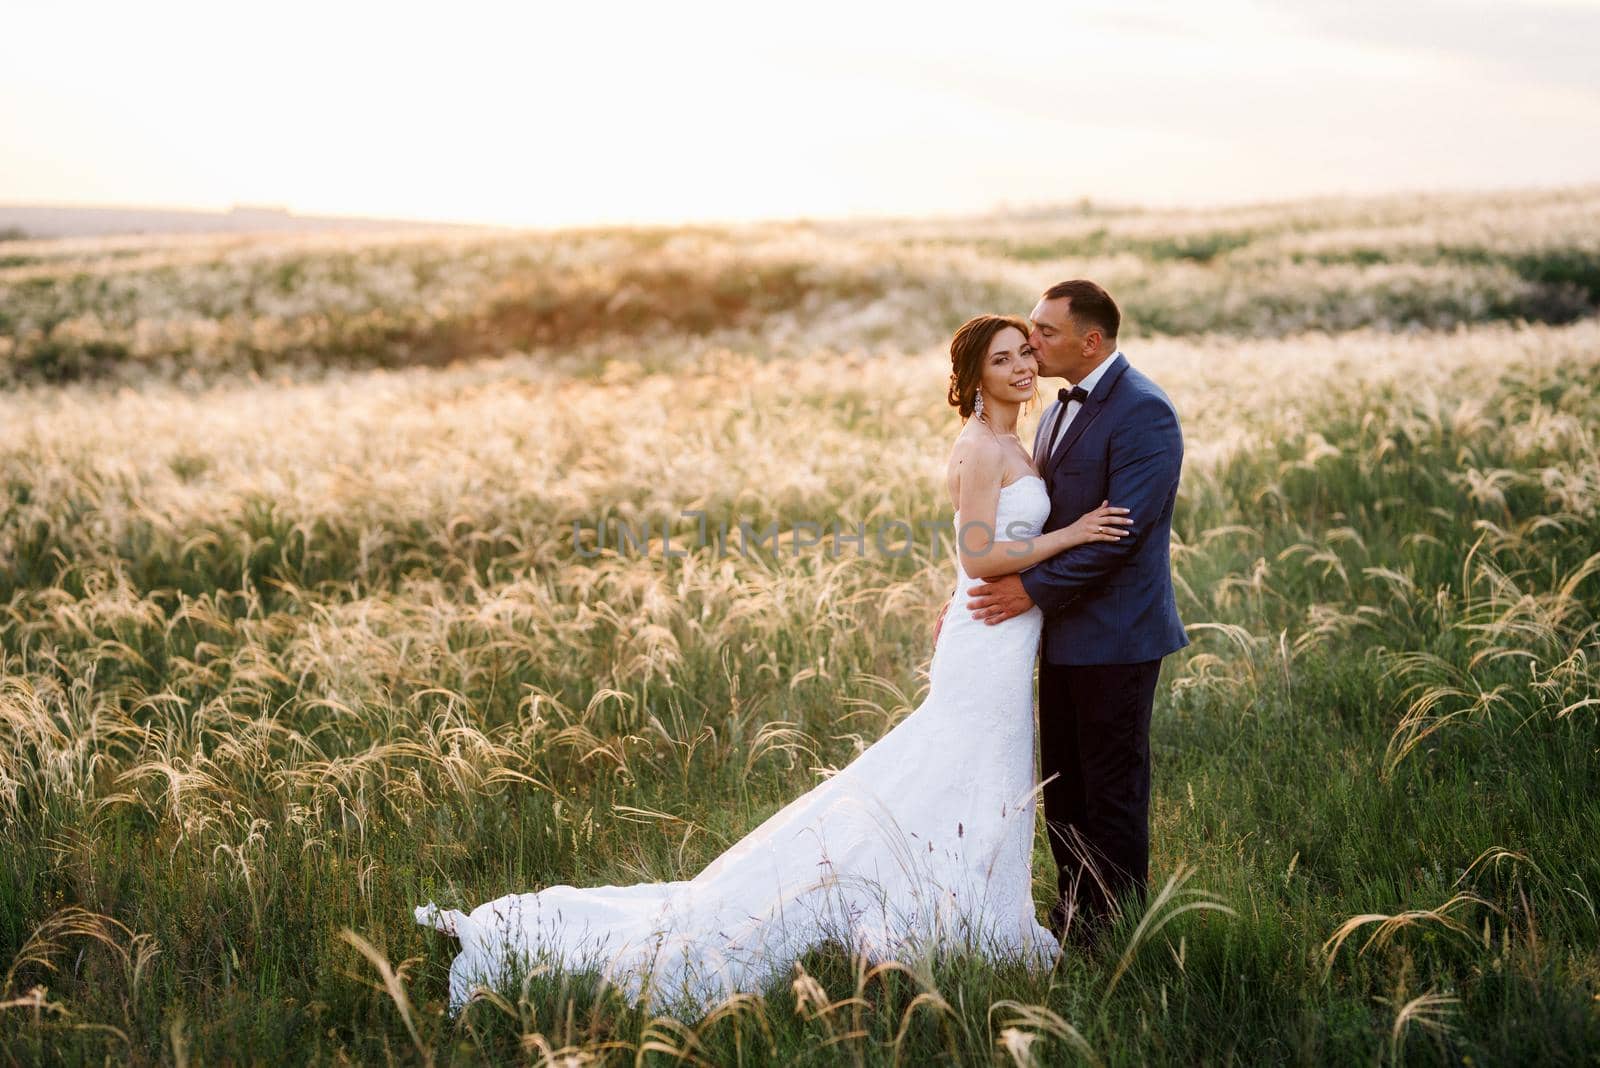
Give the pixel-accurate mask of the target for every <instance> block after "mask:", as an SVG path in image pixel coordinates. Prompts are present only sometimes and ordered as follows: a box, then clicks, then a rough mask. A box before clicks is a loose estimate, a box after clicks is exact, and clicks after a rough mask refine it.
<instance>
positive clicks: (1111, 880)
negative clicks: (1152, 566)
mask: <svg viewBox="0 0 1600 1068" xmlns="http://www.w3.org/2000/svg"><path fill="white" fill-rule="evenodd" d="M1160 673H1161V661H1160V660H1159V659H1158V660H1147V661H1145V662H1143V663H1139V664H1090V665H1066V664H1052V663H1049V662H1048V661H1045V660H1042V659H1041V660H1040V662H1039V765H1040V767H1039V771H1040V778H1041V779H1049V778H1050V777H1051V776H1052V775H1054V776H1056V778H1054V779H1053V780H1051V781H1050V782H1048V783H1046V784H1045V786H1044V790H1043V795H1044V798H1043V799H1044V819H1045V828H1046V831H1047V833H1048V834H1049V836H1050V852H1051V853H1052V854H1053V855H1054V857H1055V862H1056V868H1057V873H1058V874H1057V887H1058V895H1057V900H1056V905H1055V907H1053V908H1052V909H1051V910H1050V926H1051V927H1052V928H1053V929H1054V930H1055V931H1056V932H1057V935H1058V936H1059V935H1060V934H1061V933H1062V932H1063V931H1066V932H1067V933H1069V934H1072V933H1083V931H1085V930H1088V931H1093V930H1096V929H1099V928H1101V927H1102V926H1103V924H1104V922H1105V921H1107V920H1109V919H1110V917H1111V914H1112V911H1113V909H1114V908H1115V906H1116V904H1117V901H1118V899H1119V898H1121V897H1122V896H1123V895H1124V894H1126V893H1127V892H1128V891H1129V890H1130V889H1131V890H1134V891H1136V893H1137V895H1138V902H1139V904H1140V905H1142V904H1143V902H1144V900H1145V894H1146V890H1147V882H1148V880H1149V869H1150V709H1151V706H1152V704H1153V702H1154V700H1155V692H1156V678H1157V677H1158V676H1159V675H1160ZM1073 928H1079V931H1078V932H1074V931H1073Z"/></svg>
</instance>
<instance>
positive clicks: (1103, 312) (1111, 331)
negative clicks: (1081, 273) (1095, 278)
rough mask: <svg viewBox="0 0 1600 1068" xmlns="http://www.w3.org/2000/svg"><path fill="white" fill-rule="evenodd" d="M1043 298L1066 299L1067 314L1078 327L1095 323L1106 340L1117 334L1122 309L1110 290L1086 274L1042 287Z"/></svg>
mask: <svg viewBox="0 0 1600 1068" xmlns="http://www.w3.org/2000/svg"><path fill="white" fill-rule="evenodd" d="M1044 299H1045V300H1062V299H1066V300H1067V301H1068V302H1069V303H1068V304H1067V314H1068V315H1070V316H1071V317H1072V318H1073V320H1074V321H1076V322H1077V324H1078V327H1079V329H1082V330H1088V329H1090V328H1092V327H1099V329H1100V333H1102V334H1104V335H1105V337H1106V338H1107V340H1110V339H1113V338H1115V337H1116V336H1117V331H1118V330H1119V329H1120V328H1121V327H1122V312H1120V311H1118V310H1117V302H1116V301H1114V300H1112V299H1111V294H1110V293H1107V292H1106V291H1105V290H1104V289H1102V288H1100V287H1099V286H1098V285H1096V284H1095V283H1093V282H1091V281H1089V280H1088V279H1087V278H1074V279H1072V280H1071V281H1070V282H1057V283H1056V284H1055V285H1053V286H1051V287H1050V288H1049V289H1047V290H1045V291H1044Z"/></svg>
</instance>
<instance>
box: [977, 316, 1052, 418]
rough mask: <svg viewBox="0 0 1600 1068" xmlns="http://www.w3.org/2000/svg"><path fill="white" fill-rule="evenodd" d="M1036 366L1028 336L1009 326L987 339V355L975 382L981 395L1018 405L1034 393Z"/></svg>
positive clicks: (1036, 379) (1037, 373)
mask: <svg viewBox="0 0 1600 1068" xmlns="http://www.w3.org/2000/svg"><path fill="white" fill-rule="evenodd" d="M1038 376H1039V365H1038V363H1037V362H1036V360H1035V358H1034V352H1033V346H1031V345H1029V344H1028V338H1027V335H1025V334H1024V333H1023V332H1022V331H1020V330H1018V329H1017V328H1016V327H1014V326H1008V327H1005V328H1004V329H1002V330H1000V331H999V332H997V333H996V334H995V335H994V337H992V338H990V339H989V353H988V355H986V356H985V357H984V359H983V374H982V376H981V377H980V378H979V380H978V385H979V387H980V388H982V390H983V392H984V396H986V397H993V398H994V399H995V400H999V401H1007V402H1009V403H1012V404H1021V403H1023V402H1024V401H1027V400H1031V399H1032V398H1033V396H1034V394H1035V392H1036V390H1035V384H1036V382H1037V381H1038Z"/></svg>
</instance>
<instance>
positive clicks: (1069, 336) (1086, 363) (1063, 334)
mask: <svg viewBox="0 0 1600 1068" xmlns="http://www.w3.org/2000/svg"><path fill="white" fill-rule="evenodd" d="M1071 304H1072V301H1071V300H1069V299H1067V298H1065V297H1062V298H1059V299H1057V300H1041V301H1040V302H1039V303H1038V304H1035V305H1034V306H1033V311H1032V312H1031V313H1030V314H1029V315H1028V318H1029V319H1030V320H1032V321H1033V331H1032V333H1030V334H1029V335H1028V342H1029V344H1031V345H1032V346H1033V351H1034V358H1035V360H1037V362H1038V364H1039V374H1040V376H1041V377H1044V378H1065V379H1066V380H1067V381H1068V382H1071V383H1073V384H1074V385H1076V384H1077V382H1078V380H1079V379H1081V378H1083V376H1084V375H1086V374H1088V373H1089V370H1090V369H1091V367H1092V366H1093V363H1094V360H1093V358H1092V357H1089V358H1087V359H1086V358H1085V356H1086V353H1091V352H1093V351H1094V350H1095V349H1096V348H1097V347H1098V346H1099V338H1098V336H1095V337H1089V336H1087V335H1085V334H1080V333H1079V332H1078V327H1077V324H1076V323H1074V322H1073V321H1072V317H1071V316H1070V315H1069V314H1068V310H1069V307H1070V305H1071ZM1092 333H1093V334H1095V335H1098V334H1099V331H1092Z"/></svg>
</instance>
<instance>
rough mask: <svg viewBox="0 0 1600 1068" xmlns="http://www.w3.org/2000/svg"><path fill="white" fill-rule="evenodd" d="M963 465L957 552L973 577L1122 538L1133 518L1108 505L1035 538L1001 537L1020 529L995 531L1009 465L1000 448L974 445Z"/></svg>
mask: <svg viewBox="0 0 1600 1068" xmlns="http://www.w3.org/2000/svg"><path fill="white" fill-rule="evenodd" d="M957 463H958V464H959V465H960V466H959V470H958V472H957V474H956V481H957V499H958V501H959V502H960V505H959V510H960V512H961V528H960V529H959V530H957V531H956V551H957V552H958V553H959V554H960V558H961V570H962V571H964V572H966V573H967V574H968V575H970V576H972V577H973V578H983V579H992V578H998V577H999V576H1001V575H1011V574H1015V573H1016V572H1018V571H1021V570H1023V569H1024V568H1028V567H1032V566H1033V565H1034V564H1037V563H1039V562H1040V561H1042V560H1048V559H1049V558H1050V557H1052V556H1055V555H1056V554H1057V553H1060V552H1064V551H1065V550H1067V549H1070V548H1072V547H1073V546H1075V545H1084V544H1087V543H1088V542H1094V541H1116V540H1117V539H1118V538H1120V537H1122V529H1121V528H1122V527H1124V526H1126V525H1128V524H1129V523H1131V522H1132V520H1131V519H1127V518H1125V517H1126V516H1127V514H1128V510H1127V509H1126V508H1116V507H1112V506H1111V505H1110V504H1109V503H1102V504H1101V505H1100V507H1099V508H1096V509H1094V510H1093V511H1090V512H1088V513H1086V514H1085V515H1083V516H1082V517H1081V518H1080V519H1079V520H1078V521H1077V522H1076V523H1073V524H1072V525H1071V526H1069V527H1062V528H1061V529H1060V530H1051V531H1046V532H1045V533H1043V534H1040V535H1039V536H1038V537H1035V538H1009V539H1002V538H999V537H997V535H1001V534H1008V533H1009V534H1016V533H1019V531H1015V530H1012V531H1005V530H1001V531H997V530H995V516H996V512H997V510H998V509H999V507H1000V478H1001V474H1002V469H1003V467H1004V459H1003V457H1002V455H1001V453H1000V450H999V449H998V448H984V447H978V448H974V449H972V450H971V451H970V452H969V453H968V454H967V455H965V456H963V457H961V458H960V459H958V460H957Z"/></svg>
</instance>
